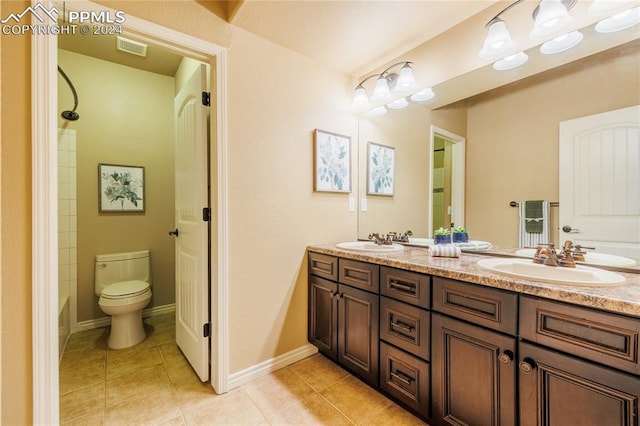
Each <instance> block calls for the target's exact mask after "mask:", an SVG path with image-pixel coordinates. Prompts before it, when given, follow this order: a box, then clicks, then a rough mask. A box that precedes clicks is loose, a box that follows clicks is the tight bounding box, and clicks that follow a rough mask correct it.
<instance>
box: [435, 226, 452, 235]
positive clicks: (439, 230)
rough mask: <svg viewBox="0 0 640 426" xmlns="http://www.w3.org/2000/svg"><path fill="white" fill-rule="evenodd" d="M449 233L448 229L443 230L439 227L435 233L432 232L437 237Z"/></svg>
mask: <svg viewBox="0 0 640 426" xmlns="http://www.w3.org/2000/svg"><path fill="white" fill-rule="evenodd" d="M450 234H451V231H450V230H449V229H448V228H443V227H440V228H438V229H436V230H435V231H433V235H435V236H438V235H450Z"/></svg>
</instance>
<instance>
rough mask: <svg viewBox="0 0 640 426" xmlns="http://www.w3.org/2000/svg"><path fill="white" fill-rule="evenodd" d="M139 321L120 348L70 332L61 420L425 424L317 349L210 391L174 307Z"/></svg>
mask: <svg viewBox="0 0 640 426" xmlns="http://www.w3.org/2000/svg"><path fill="white" fill-rule="evenodd" d="M145 325H146V327H147V331H148V336H147V338H146V339H145V341H144V342H142V343H140V344H139V345H136V346H135V347H133V348H129V349H123V350H119V351H113V350H109V349H107V339H106V336H107V329H106V328H101V329H96V330H90V331H84V332H80V333H76V334H74V335H72V336H71V338H70V340H69V342H68V344H67V347H66V349H65V353H64V355H63V357H62V361H61V364H60V423H61V424H68V425H76V424H77V425H92V426H93V425H141V424H150V425H280V424H283V425H284V424H291V425H312V424H313V425H342V424H345V425H352V424H362V425H424V424H425V423H423V422H422V421H420V420H419V419H418V418H416V417H414V416H413V415H411V414H410V413H409V412H407V411H405V410H404V409H402V408H401V407H399V406H398V405H396V404H395V403H393V402H392V401H391V400H389V399H388V398H386V397H385V396H384V395H382V394H380V393H378V392H376V391H374V390H373V389H371V388H370V387H369V386H367V385H365V384H363V383H362V382H361V381H360V380H358V379H356V378H355V377H353V376H351V375H350V374H349V373H347V372H346V371H345V370H343V369H342V368H340V367H338V366H337V365H336V364H334V363H332V362H331V361H329V360H327V359H326V358H325V357H323V356H321V355H313V356H311V357H309V358H306V359H304V360H301V361H299V362H297V363H295V364H293V365H290V366H288V367H286V368H283V369H281V370H279V371H276V372H275V373H272V374H270V375H268V376H265V377H262V378H260V379H257V380H255V381H253V382H251V383H248V384H245V385H243V386H241V387H239V388H237V389H234V390H232V391H230V392H228V393H226V394H223V395H216V394H215V393H214V392H213V390H212V389H211V387H210V386H209V384H208V383H201V382H200V380H199V379H198V378H197V376H196V375H195V373H194V372H193V371H192V369H191V367H190V366H189V364H188V363H187V361H186V360H185V359H184V357H183V355H182V353H181V352H180V350H179V349H178V347H177V346H176V344H175V327H174V315H173V314H168V315H162V316H156V317H151V318H148V319H145Z"/></svg>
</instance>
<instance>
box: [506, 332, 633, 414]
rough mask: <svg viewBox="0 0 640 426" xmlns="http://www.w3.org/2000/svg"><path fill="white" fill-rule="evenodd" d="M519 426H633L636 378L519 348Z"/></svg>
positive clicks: (528, 347) (524, 346)
mask: <svg viewBox="0 0 640 426" xmlns="http://www.w3.org/2000/svg"><path fill="white" fill-rule="evenodd" d="M519 354H520V355H519V361H520V364H519V365H520V371H519V379H520V424H521V425H522V426H530V425H531V426H533V425H536V426H538V425H544V426H560V425H581V426H582V425H585V426H587V425H594V426H613V425H616V426H620V425H625V426H637V425H638V413H637V410H638V399H639V398H640V377H637V376H631V375H628V374H625V373H622V372H618V371H615V370H611V369H609V368H606V367H603V366H599V365H597V364H593V363H590V362H588V361H582V360H580V359H578V358H574V357H572V356H568V355H563V354H560V353H558V352H553V351H551V350H548V349H543V348H540V347H538V346H534V345H531V344H528V343H525V342H522V343H520V348H519Z"/></svg>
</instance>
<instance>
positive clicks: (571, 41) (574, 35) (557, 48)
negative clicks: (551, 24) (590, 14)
mask: <svg viewBox="0 0 640 426" xmlns="http://www.w3.org/2000/svg"><path fill="white" fill-rule="evenodd" d="M583 38H584V36H583V35H582V33H581V32H580V31H573V32H571V33H568V34H563V35H561V36H558V37H555V38H554V39H553V40H549V41H548V42H546V43H543V44H542V46H540V52H541V53H544V54H545V55H551V54H553V53H560V52H564V51H565V50H569V49H571V48H572V47H574V46H577V45H578V43H580V42H581V41H582V39H583Z"/></svg>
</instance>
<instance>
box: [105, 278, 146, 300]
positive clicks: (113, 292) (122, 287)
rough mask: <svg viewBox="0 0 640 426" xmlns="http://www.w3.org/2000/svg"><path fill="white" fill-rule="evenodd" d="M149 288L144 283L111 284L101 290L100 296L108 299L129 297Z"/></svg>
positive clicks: (125, 282)
mask: <svg viewBox="0 0 640 426" xmlns="http://www.w3.org/2000/svg"><path fill="white" fill-rule="evenodd" d="M148 288H149V283H148V282H146V281H138V280H136V281H123V282H119V283H115V284H111V285H110V286H108V287H107V288H105V289H103V290H102V293H101V296H102V297H106V298H109V299H113V298H119V297H126V296H131V295H134V294H139V293H143V292H145V291H146V290H147V289H148Z"/></svg>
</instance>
